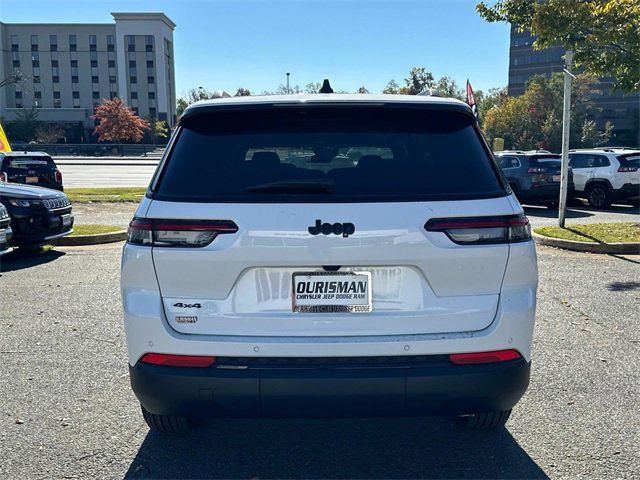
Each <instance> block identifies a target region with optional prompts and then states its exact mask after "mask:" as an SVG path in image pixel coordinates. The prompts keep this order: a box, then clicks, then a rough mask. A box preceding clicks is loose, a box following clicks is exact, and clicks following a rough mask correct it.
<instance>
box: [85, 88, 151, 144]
mask: <svg viewBox="0 0 640 480" xmlns="http://www.w3.org/2000/svg"><path fill="white" fill-rule="evenodd" d="M91 118H93V119H94V120H95V121H96V123H97V125H96V128H95V130H94V131H93V134H94V135H97V136H98V141H99V142H104V141H116V142H121V141H124V140H131V141H133V142H139V141H140V140H142V137H143V136H144V132H146V131H149V130H150V129H151V127H150V126H149V122H147V121H146V120H144V119H142V118H140V117H139V116H137V115H136V114H135V113H133V111H132V110H131V109H130V108H129V107H127V106H126V105H125V104H124V102H123V101H122V99H121V98H118V97H116V98H114V99H112V100H103V101H102V103H101V104H100V105H98V106H97V107H96V110H95V114H94V115H93V116H92V117H91Z"/></svg>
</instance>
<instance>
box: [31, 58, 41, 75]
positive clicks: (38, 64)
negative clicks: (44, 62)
mask: <svg viewBox="0 0 640 480" xmlns="http://www.w3.org/2000/svg"><path fill="white" fill-rule="evenodd" d="M31 66H32V67H33V69H34V70H35V69H36V68H39V67H40V60H32V61H31ZM34 73H35V72H34Z"/></svg>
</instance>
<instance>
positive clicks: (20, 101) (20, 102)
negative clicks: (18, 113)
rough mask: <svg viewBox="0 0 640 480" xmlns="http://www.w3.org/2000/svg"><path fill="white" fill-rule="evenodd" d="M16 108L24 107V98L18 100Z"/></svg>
mask: <svg viewBox="0 0 640 480" xmlns="http://www.w3.org/2000/svg"><path fill="white" fill-rule="evenodd" d="M16 108H22V100H16Z"/></svg>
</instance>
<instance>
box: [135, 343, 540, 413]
mask: <svg viewBox="0 0 640 480" xmlns="http://www.w3.org/2000/svg"><path fill="white" fill-rule="evenodd" d="M442 357H443V356H440V355H438V356H433V357H432V358H431V359H428V360H426V361H423V360H424V357H422V359H421V360H420V361H412V360H408V361H407V362H405V363H401V362H393V363H392V364H389V365H380V364H372V363H366V361H365V362H364V363H363V364H353V363H351V364H349V365H335V364H325V365H322V364H318V362H315V363H314V364H313V365H301V366H291V365H290V364H287V365H285V366H278V365H264V364H262V365H251V364H250V362H249V363H248V364H247V362H245V364H242V361H241V360H243V359H236V360H240V362H239V363H238V362H236V363H235V364H234V365H233V366H230V365H226V366H225V365H217V366H216V364H214V366H212V367H210V368H175V367H162V366H155V365H148V364H143V363H137V364H136V366H134V367H131V366H130V367H129V368H130V376H131V385H132V388H133V391H134V392H135V394H136V396H137V397H138V399H139V400H140V403H141V404H142V405H143V406H144V407H145V408H146V409H147V410H148V411H150V412H152V413H156V414H164V415H184V416H226V417H229V416H230V417H253V416H262V417H334V416H403V415H404V416H406V415H449V414H468V413H477V412H486V411H497V410H507V409H509V408H512V407H513V406H514V405H515V404H516V403H517V402H518V400H520V398H521V397H522V395H523V394H524V392H525V390H526V389H527V386H528V384H529V373H530V365H531V364H530V363H529V362H526V361H525V360H524V359H520V360H514V361H509V362H504V363H495V364H484V365H464V366H463V365H454V364H451V363H450V362H448V360H447V359H446V357H444V358H442ZM405 358H408V359H411V357H405ZM416 358H417V357H416ZM244 360H251V359H244ZM245 367H246V368H245Z"/></svg>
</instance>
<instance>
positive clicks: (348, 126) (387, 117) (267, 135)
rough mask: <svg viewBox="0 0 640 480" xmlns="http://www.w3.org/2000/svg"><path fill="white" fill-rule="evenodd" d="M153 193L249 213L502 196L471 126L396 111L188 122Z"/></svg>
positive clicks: (303, 110) (246, 115)
mask: <svg viewBox="0 0 640 480" xmlns="http://www.w3.org/2000/svg"><path fill="white" fill-rule="evenodd" d="M153 190H154V191H153V192H152V194H151V195H152V196H153V198H157V199H161V200H172V201H186V202H248V203H256V202H257V203H262V202H282V203H291V202H382V201H421V200H425V201H426V200H442V199H470V198H489V197H496V196H501V195H504V194H505V192H504V188H503V187H502V185H501V183H500V179H499V177H498V174H497V172H496V171H495V169H494V166H493V163H492V160H491V159H490V157H489V155H488V153H487V151H485V149H484V147H483V145H482V143H481V140H480V137H479V134H478V133H477V131H476V129H475V128H474V126H473V119H472V118H471V117H470V116H467V115H465V114H463V113H459V112H455V111H435V110H426V109H408V108H397V107H396V108H390V107H387V108H380V107H376V108H374V107H368V108H363V107H360V108H353V107H287V108H269V109H256V110H253V111H251V110H249V111H243V112H220V113H217V112H216V113H204V114H198V115H194V116H193V117H190V118H189V117H188V118H186V119H185V121H184V122H183V125H182V127H181V130H180V132H179V134H178V137H177V139H176V142H175V145H174V147H173V150H172V152H171V154H170V156H169V158H168V159H167V162H166V163H165V165H164V168H163V170H162V172H160V174H159V177H158V180H157V182H156V184H155V185H154V188H153Z"/></svg>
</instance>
